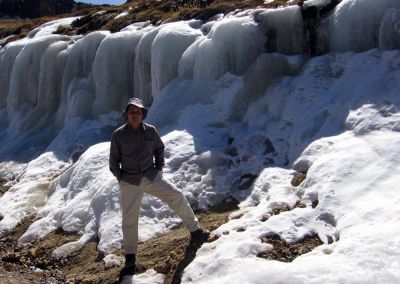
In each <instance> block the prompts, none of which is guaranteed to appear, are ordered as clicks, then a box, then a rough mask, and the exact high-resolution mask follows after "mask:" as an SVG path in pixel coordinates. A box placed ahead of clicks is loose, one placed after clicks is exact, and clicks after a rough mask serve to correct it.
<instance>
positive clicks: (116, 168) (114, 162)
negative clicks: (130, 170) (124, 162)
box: [109, 133, 122, 181]
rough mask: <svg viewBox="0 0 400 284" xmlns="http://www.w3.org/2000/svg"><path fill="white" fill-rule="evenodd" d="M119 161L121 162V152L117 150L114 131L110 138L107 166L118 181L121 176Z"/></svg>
mask: <svg viewBox="0 0 400 284" xmlns="http://www.w3.org/2000/svg"><path fill="white" fill-rule="evenodd" d="M120 162H121V152H120V150H119V146H118V141H117V138H116V135H115V133H114V134H113V136H112V138H111V146H110V158H109V166H110V171H111V172H112V173H113V175H114V176H115V177H116V178H117V179H118V181H120V180H121V178H122V173H121V167H120Z"/></svg>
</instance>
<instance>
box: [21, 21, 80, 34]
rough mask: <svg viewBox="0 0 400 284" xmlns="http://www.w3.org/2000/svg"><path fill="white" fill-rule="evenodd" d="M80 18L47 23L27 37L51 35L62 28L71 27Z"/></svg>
mask: <svg viewBox="0 0 400 284" xmlns="http://www.w3.org/2000/svg"><path fill="white" fill-rule="evenodd" d="M79 18H80V17H69V18H64V19H58V20H54V21H51V22H47V23H45V24H43V25H41V26H39V27H37V28H35V29H33V30H32V31H30V32H29V33H28V35H27V36H26V37H28V38H35V37H42V36H47V35H51V34H53V33H54V32H56V31H57V29H58V27H60V26H70V25H71V24H72V22H73V21H75V20H77V19H79Z"/></svg>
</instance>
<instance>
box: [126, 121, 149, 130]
mask: <svg viewBox="0 0 400 284" xmlns="http://www.w3.org/2000/svg"><path fill="white" fill-rule="evenodd" d="M126 125H127V127H128V129H130V130H132V131H136V130H137V129H135V128H133V127H132V125H130V124H129V123H127V124H126ZM139 129H141V130H143V131H145V130H146V124H144V123H143V122H141V123H140V126H139Z"/></svg>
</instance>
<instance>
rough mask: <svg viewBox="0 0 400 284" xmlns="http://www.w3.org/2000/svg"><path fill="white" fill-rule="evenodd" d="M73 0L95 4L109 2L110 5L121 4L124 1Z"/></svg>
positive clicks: (124, 0)
mask: <svg viewBox="0 0 400 284" xmlns="http://www.w3.org/2000/svg"><path fill="white" fill-rule="evenodd" d="M75 2H83V3H90V4H95V5H101V4H110V5H121V4H124V3H125V2H126V0H77V1H75Z"/></svg>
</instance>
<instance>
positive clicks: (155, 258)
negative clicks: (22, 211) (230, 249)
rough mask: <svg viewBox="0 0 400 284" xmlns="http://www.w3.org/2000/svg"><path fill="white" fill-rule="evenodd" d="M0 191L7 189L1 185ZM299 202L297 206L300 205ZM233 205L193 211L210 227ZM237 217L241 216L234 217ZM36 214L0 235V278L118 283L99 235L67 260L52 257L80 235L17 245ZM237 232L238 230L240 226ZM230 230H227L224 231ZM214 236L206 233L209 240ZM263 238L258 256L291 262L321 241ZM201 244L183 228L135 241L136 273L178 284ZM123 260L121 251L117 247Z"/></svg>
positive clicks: (53, 235) (62, 234) (64, 234)
mask: <svg viewBox="0 0 400 284" xmlns="http://www.w3.org/2000/svg"><path fill="white" fill-rule="evenodd" d="M304 177H305V175H301V176H300V177H299V176H297V177H295V178H294V179H293V181H292V184H293V185H294V186H296V185H297V183H298V182H299V180H302V179H304ZM0 189H1V190H0V192H5V191H6V190H7V188H5V187H4V183H2V184H0ZM304 206H305V205H303V204H301V203H300V204H298V205H297V206H296V207H300V208H301V207H304ZM236 210H237V204H236V203H235V202H225V203H224V204H223V205H220V206H218V207H215V208H212V209H211V210H210V211H208V212H197V213H196V214H197V216H198V217H199V220H200V223H201V224H202V226H203V227H205V228H207V229H209V230H214V229H216V228H218V227H219V226H221V225H222V224H224V223H225V222H227V221H228V216H229V215H230V214H231V213H232V212H234V211H236ZM288 210H290V209H289V208H281V209H276V210H274V211H273V212H272V214H271V213H268V214H266V216H265V218H263V219H262V220H261V221H266V220H268V218H270V217H271V216H272V215H277V214H280V213H281V212H284V211H288ZM237 218H240V216H238V217H237ZM33 221H34V218H33V217H31V218H27V219H25V220H24V222H22V223H21V224H20V225H19V226H18V227H17V228H15V230H14V231H13V232H12V233H10V234H9V235H7V236H4V237H2V238H0V283H119V282H120V281H119V273H120V271H121V269H122V263H121V264H120V265H119V266H114V267H111V268H106V267H105V263H104V261H103V259H104V255H102V254H101V253H99V252H98V251H97V248H96V247H97V240H93V241H92V242H90V243H89V244H87V245H86V246H85V247H84V248H83V249H82V250H80V251H78V252H76V253H73V254H71V255H70V256H68V257H67V258H65V259H61V260H56V259H54V258H53V257H52V252H53V250H54V249H55V248H57V247H59V246H61V245H62V244H65V243H67V242H71V241H76V240H78V239H79V235H77V234H71V233H67V232H64V231H61V230H60V231H56V232H53V233H51V234H49V235H48V236H46V237H45V238H44V239H42V240H40V241H37V242H34V243H31V244H27V245H24V246H19V245H18V239H19V237H20V236H21V235H22V234H23V233H24V232H25V231H26V229H27V228H28V227H29V225H30V224H31V223H32V222H33ZM238 231H240V229H238ZM226 233H229V232H226ZM214 240H216V237H210V238H209V240H208V241H209V242H212V241H214ZM261 241H263V242H268V243H270V244H272V245H273V247H274V248H273V249H272V250H270V251H267V252H265V253H261V254H260V255H259V257H262V258H265V259H270V260H278V261H283V262H289V261H293V260H294V259H295V258H296V257H297V256H299V255H302V254H305V253H307V252H309V251H311V250H312V249H313V248H315V247H316V246H319V245H321V244H322V242H321V240H320V239H319V238H318V236H316V235H315V236H309V237H306V238H305V239H304V240H302V241H300V242H298V243H295V244H290V245H288V244H286V243H285V242H284V241H282V240H281V239H280V238H279V236H267V237H264V238H263V239H262V240H261ZM199 248H200V245H199V244H196V243H192V242H190V236H189V233H188V232H187V230H186V229H185V228H183V227H178V228H176V229H174V230H172V231H171V232H169V233H167V234H164V235H160V236H157V237H155V238H153V239H150V240H148V241H146V242H143V243H140V244H139V249H138V256H137V266H138V268H137V273H143V272H144V271H146V270H148V269H154V270H155V271H157V272H158V273H162V274H165V275H166V277H165V283H168V284H169V283H180V282H181V276H182V272H183V270H184V269H185V268H186V267H187V266H188V265H189V264H190V262H191V261H192V260H193V259H194V257H195V255H196V252H197V250H198V249H199ZM116 255H118V256H120V257H121V259H123V258H122V256H123V252H122V251H121V250H120V251H117V252H116Z"/></svg>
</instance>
